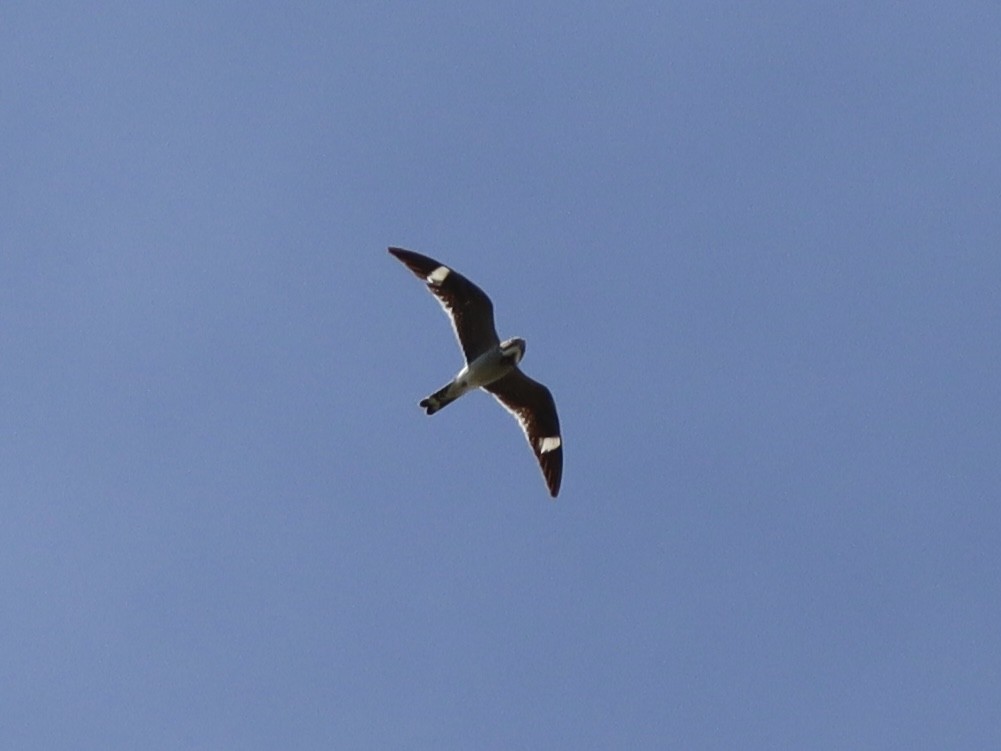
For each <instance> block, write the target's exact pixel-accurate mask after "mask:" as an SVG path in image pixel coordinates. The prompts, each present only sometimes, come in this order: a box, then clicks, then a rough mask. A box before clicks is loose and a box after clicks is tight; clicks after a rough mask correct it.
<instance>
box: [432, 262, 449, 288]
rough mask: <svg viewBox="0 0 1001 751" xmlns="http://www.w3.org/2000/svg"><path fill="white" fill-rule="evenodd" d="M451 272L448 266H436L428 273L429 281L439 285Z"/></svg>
mask: <svg viewBox="0 0 1001 751" xmlns="http://www.w3.org/2000/svg"><path fill="white" fill-rule="evenodd" d="M450 273H451V272H450V271H449V269H448V267H447V266H439V267H438V268H436V269H435V270H434V271H432V272H431V273H430V274H428V275H427V283H428V284H431V285H434V286H436V287H437V286H438V285H439V284H441V283H442V282H443V281H445V277H447V276H448V275H449V274H450Z"/></svg>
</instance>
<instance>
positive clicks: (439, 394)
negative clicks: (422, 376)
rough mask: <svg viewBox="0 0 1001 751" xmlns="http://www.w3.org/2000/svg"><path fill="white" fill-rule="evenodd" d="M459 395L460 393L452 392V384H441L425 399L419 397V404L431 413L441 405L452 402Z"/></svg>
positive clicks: (444, 405)
mask: <svg viewBox="0 0 1001 751" xmlns="http://www.w3.org/2000/svg"><path fill="white" fill-rule="evenodd" d="M459 396H461V394H457V393H454V392H453V389H452V384H451V383H450V384H448V385H447V386H442V387H441V388H440V389H438V390H437V391H435V392H434V393H433V394H431V396H429V397H428V398H427V399H421V406H422V407H423V408H424V409H425V410H426V411H427V413H428V414H429V415H433V414H434V413H435V412H437V411H438V410H439V409H441V408H442V407H447V406H448V405H449V404H451V403H452V402H454V401H455V400H456V399H458V398H459Z"/></svg>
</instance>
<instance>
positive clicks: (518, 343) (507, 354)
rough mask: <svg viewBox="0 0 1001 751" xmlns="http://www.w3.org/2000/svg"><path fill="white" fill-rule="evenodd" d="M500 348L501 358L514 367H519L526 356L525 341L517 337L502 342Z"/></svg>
mask: <svg viewBox="0 0 1001 751" xmlns="http://www.w3.org/2000/svg"><path fill="white" fill-rule="evenodd" d="M500 348H501V357H503V358H504V359H505V360H506V361H507V362H510V363H511V364H512V365H517V364H518V363H519V362H521V358H523V357H524V356H525V340H524V339H521V338H520V337H517V336H516V337H513V338H511V339H505V340H504V341H503V342H501V346H500Z"/></svg>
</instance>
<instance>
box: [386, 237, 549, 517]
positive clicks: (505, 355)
mask: <svg viewBox="0 0 1001 751" xmlns="http://www.w3.org/2000/svg"><path fill="white" fill-rule="evenodd" d="M389 252H390V253H391V254H392V255H393V256H395V257H396V258H397V259H398V260H400V261H401V262H402V263H403V264H404V265H405V266H406V267H407V268H408V269H410V271H412V272H413V273H414V275H415V276H417V277H418V278H419V279H421V280H422V281H424V282H425V284H426V285H427V288H428V291H429V292H431V294H432V295H434V296H435V298H437V300H438V302H439V303H441V306H442V308H444V309H445V313H446V314H447V315H448V317H449V320H450V321H451V322H452V330H453V331H454V333H455V338H456V339H457V340H458V341H459V347H460V348H461V349H462V354H463V356H464V358H465V365H464V366H463V367H462V369H461V370H460V371H459V372H458V373H457V374H456V376H455V378H453V379H452V380H451V381H449V382H448V383H447V384H446V385H444V386H442V387H441V388H440V389H438V390H437V391H435V392H434V393H433V394H431V395H430V396H428V397H427V398H425V399H422V400H421V402H420V406H421V407H423V408H424V410H425V412H426V413H427V414H428V415H433V414H435V413H436V412H438V411H439V410H440V409H443V408H444V407H446V406H448V405H449V404H451V403H452V402H454V401H455V400H456V399H458V398H459V397H461V396H463V395H465V394H468V393H469V392H471V391H475V390H476V389H478V388H479V389H483V390H484V391H486V392H487V393H489V394H491V395H492V396H493V397H494V398H495V399H496V400H497V401H498V402H500V404H501V406H502V407H504V409H506V410H507V411H508V412H510V413H511V414H512V415H514V418H515V419H516V420H517V421H518V424H519V425H520V426H521V429H522V432H524V434H525V437H526V438H527V439H528V443H529V445H530V446H531V447H532V452H533V453H534V454H535V458H536V460H537V461H538V463H539V468H540V469H541V470H542V476H543V477H544V478H545V481H546V487H547V488H548V489H549V494H550V495H551V496H552V497H553V498H556V496H557V495H558V494H559V492H560V483H561V482H562V479H563V436H562V434H561V433H560V419H559V416H558V415H557V414H556V402H555V401H554V400H553V395H552V393H551V392H550V391H549V389H548V388H546V387H545V386H543V385H542V384H541V383H539V382H538V381H534V380H532V379H531V378H529V377H528V376H527V375H525V374H524V373H523V372H522V371H521V369H520V368H519V367H518V363H520V362H521V359H522V358H523V357H524V356H525V340H524V339H522V338H520V337H512V338H510V339H505V340H504V341H501V340H500V337H498V336H497V330H496V328H494V306H493V303H492V302H491V301H490V298H489V297H488V296H487V294H486V293H485V292H484V291H483V290H482V289H480V288H479V287H477V286H476V285H475V284H473V282H471V281H469V279H467V278H466V277H464V276H463V275H462V274H460V273H459V272H458V271H456V270H455V269H453V268H451V267H450V266H446V265H445V264H443V263H441V262H439V261H436V260H435V259H433V258H429V257H428V256H425V255H421V254H420V253H416V252H414V251H412V250H406V249H404V248H396V247H391V248H389Z"/></svg>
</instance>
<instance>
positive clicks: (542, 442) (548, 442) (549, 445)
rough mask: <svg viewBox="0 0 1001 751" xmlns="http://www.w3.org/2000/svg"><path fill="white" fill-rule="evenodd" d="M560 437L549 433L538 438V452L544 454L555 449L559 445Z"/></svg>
mask: <svg viewBox="0 0 1001 751" xmlns="http://www.w3.org/2000/svg"><path fill="white" fill-rule="evenodd" d="M560 443H561V441H560V437H559V436H558V435H551V436H548V437H546V438H540V439H539V453H540V454H546V453H549V452H550V451H555V450H556V449H558V448H559V447H560Z"/></svg>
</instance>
